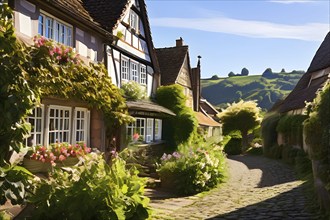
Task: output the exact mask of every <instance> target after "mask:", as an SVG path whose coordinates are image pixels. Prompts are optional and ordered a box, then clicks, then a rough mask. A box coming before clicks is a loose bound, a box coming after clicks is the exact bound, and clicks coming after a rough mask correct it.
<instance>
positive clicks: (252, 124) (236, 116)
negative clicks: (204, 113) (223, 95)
mask: <svg viewBox="0 0 330 220" xmlns="http://www.w3.org/2000/svg"><path fill="white" fill-rule="evenodd" d="M218 117H219V118H221V121H222V123H223V131H224V133H227V134H228V133H230V132H232V131H239V132H240V134H241V135H242V144H241V146H242V148H244V149H243V150H246V149H247V148H248V142H249V140H248V133H249V132H251V131H253V130H254V129H255V128H257V127H258V126H260V122H261V114H260V108H259V107H258V104H257V103H256V102H254V101H246V102H244V101H240V102H238V103H232V104H228V107H227V108H226V109H225V110H223V111H222V112H221V113H219V115H218ZM242 122H244V123H242Z"/></svg>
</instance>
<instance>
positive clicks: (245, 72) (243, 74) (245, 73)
mask: <svg viewBox="0 0 330 220" xmlns="http://www.w3.org/2000/svg"><path fill="white" fill-rule="evenodd" d="M241 75H242V76H247V75H249V70H248V69H246V68H245V67H244V68H243V69H242V71H241Z"/></svg>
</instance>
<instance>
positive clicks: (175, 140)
mask: <svg viewBox="0 0 330 220" xmlns="http://www.w3.org/2000/svg"><path fill="white" fill-rule="evenodd" d="M186 100H187V98H186V96H185V95H184V93H183V87H182V86H180V85H170V86H161V87H159V88H158V89H157V93H156V101H157V103H158V104H160V105H162V106H164V107H166V108H168V109H170V110H172V111H173V112H174V113H175V114H176V116H175V117H171V118H169V119H167V120H164V127H163V130H164V138H165V140H167V141H168V143H169V144H170V145H172V146H178V145H180V144H185V143H189V142H191V141H192V140H193V139H194V138H196V137H197V136H198V134H197V127H198V122H197V119H196V117H195V115H194V112H193V110H192V109H191V108H189V107H187V106H186Z"/></svg>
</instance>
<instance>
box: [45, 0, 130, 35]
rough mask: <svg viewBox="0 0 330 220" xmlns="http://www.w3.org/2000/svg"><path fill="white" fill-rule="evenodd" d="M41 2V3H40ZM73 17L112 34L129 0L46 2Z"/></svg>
mask: <svg viewBox="0 0 330 220" xmlns="http://www.w3.org/2000/svg"><path fill="white" fill-rule="evenodd" d="M41 2H42V1H41ZM47 3H48V4H51V5H53V6H55V7H57V8H59V9H62V10H65V11H66V12H67V13H68V14H71V15H72V16H73V17H76V18H82V19H84V20H86V21H87V22H91V24H92V25H96V26H98V27H102V28H103V29H104V30H107V31H109V32H112V29H113V28H114V27H115V26H116V25H117V22H118V21H119V20H120V18H121V17H122V16H123V13H124V11H125V10H126V8H127V6H128V5H129V3H130V1H129V0H50V1H47Z"/></svg>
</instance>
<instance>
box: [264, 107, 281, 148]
mask: <svg viewBox="0 0 330 220" xmlns="http://www.w3.org/2000/svg"><path fill="white" fill-rule="evenodd" d="M279 120H280V115H279V114H277V113H271V114H267V115H265V117H264V119H263V121H262V123H261V136H262V140H263V142H262V146H263V148H264V152H265V154H267V153H268V151H270V149H271V148H272V147H273V146H274V145H275V144H277V131H276V127H277V124H278V121H279Z"/></svg>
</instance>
